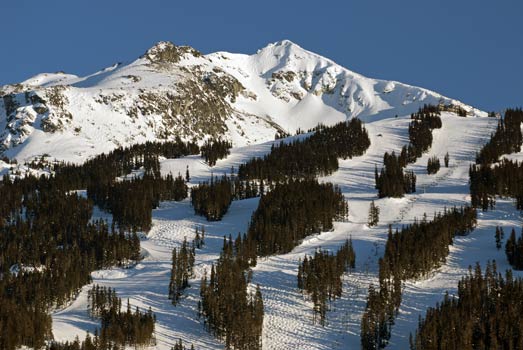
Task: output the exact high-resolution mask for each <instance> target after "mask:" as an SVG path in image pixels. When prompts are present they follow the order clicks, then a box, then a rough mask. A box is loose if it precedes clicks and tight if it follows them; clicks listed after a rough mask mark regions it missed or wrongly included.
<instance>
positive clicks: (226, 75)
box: [0, 40, 480, 162]
mask: <svg viewBox="0 0 523 350" xmlns="http://www.w3.org/2000/svg"><path fill="white" fill-rule="evenodd" d="M0 96H2V98H1V99H0V147H1V150H2V151H3V152H5V154H6V155H7V156H9V157H15V158H17V159H18V160H28V159H31V158H34V157H36V156H40V155H43V154H48V155H50V156H52V157H56V158H58V159H64V160H68V161H75V162H81V161H83V160H85V159H86V158H88V157H89V156H92V155H94V154H98V153H101V152H104V151H108V150H110V149H113V148H115V147H118V146H120V145H129V144H132V143H138V142H144V141H146V140H167V139H173V138H174V137H176V136H180V137H181V138H183V139H195V140H198V141H201V140H204V139H205V138H208V137H220V136H221V137H226V138H228V139H230V140H232V141H233V143H234V145H235V146H244V145H249V144H256V143H260V142H264V141H269V140H271V139H273V138H274V135H275V133H276V132H277V131H280V130H284V131H286V132H289V133H294V132H295V131H296V130H297V129H299V128H301V129H302V130H303V129H305V130H306V129H308V128H311V127H314V126H316V125H317V124H318V123H320V122H321V123H324V124H331V123H334V122H338V121H341V120H345V119H347V118H353V117H368V116H375V115H376V114H381V115H383V116H394V115H406V114H408V113H411V112H413V111H415V110H416V109H417V108H418V107H419V106H420V105H423V104H425V103H431V104H445V105H449V106H460V107H463V108H465V109H466V110H467V111H469V113H471V114H474V113H480V112H477V111H474V109H473V108H472V107H469V106H466V105H464V104H462V103H460V102H458V101H455V100H452V99H449V98H446V97H443V96H441V95H439V94H437V93H435V92H432V91H429V90H426V89H422V88H418V87H413V86H409V85H405V84H402V83H398V82H393V81H384V80H376V79H369V78H366V77H364V76H361V75H359V74H357V73H354V72H351V71H350V70H348V69H346V68H343V67H341V66H339V65H337V64H336V63H335V62H333V61H331V60H329V59H326V58H324V57H321V56H320V55H317V54H315V53H312V52H309V51H307V50H305V49H303V48H301V47H299V46H298V45H296V44H294V43H292V42H290V41H287V40H284V41H281V42H277V43H274V44H269V45H268V46H266V47H265V48H263V49H261V50H259V51H258V52H257V53H255V54H253V55H244V54H232V53H227V52H217V53H212V54H208V55H202V54H201V53H200V52H199V51H197V50H196V49H193V48H191V47H188V46H176V45H174V44H172V43H170V42H160V43H158V44H156V45H154V46H153V47H152V48H150V49H149V50H147V52H145V54H143V55H142V56H141V57H139V58H138V59H137V60H135V61H133V62H131V63H128V64H121V63H119V64H115V65H113V66H111V67H108V68H106V69H103V70H101V71H99V72H96V73H94V74H91V75H88V76H85V77H79V76H76V75H72V74H66V73H63V72H57V73H43V74H38V75H36V76H34V77H32V78H30V79H28V80H26V81H24V82H22V83H19V84H14V85H6V86H2V87H0Z"/></svg>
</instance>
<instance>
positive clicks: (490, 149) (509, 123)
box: [476, 108, 523, 164]
mask: <svg viewBox="0 0 523 350" xmlns="http://www.w3.org/2000/svg"><path fill="white" fill-rule="evenodd" d="M522 122H523V110H522V109H521V108H515V109H507V110H506V111H505V115H504V117H503V119H501V120H500V121H499V122H498V126H497V128H496V131H495V132H494V133H493V134H491V135H490V140H489V141H488V142H487V143H486V144H485V145H484V146H483V148H481V150H480V151H479V152H478V153H477V154H476V164H491V163H496V162H497V161H498V159H499V157H500V156H501V155H503V154H510V153H514V152H519V150H520V149H521V145H522V143H523V135H522V134H521V123H522Z"/></svg>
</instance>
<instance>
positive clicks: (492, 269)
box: [410, 262, 523, 350]
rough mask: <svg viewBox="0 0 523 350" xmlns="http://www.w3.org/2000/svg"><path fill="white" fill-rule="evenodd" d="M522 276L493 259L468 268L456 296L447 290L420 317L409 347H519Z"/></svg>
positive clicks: (444, 349) (522, 314) (522, 326)
mask: <svg viewBox="0 0 523 350" xmlns="http://www.w3.org/2000/svg"><path fill="white" fill-rule="evenodd" d="M522 299H523V280H522V279H521V278H514V277H513V275H512V271H511V270H507V271H506V273H505V276H504V277H503V276H502V274H501V273H499V272H497V268H496V264H495V262H492V263H489V264H487V267H486V269H485V273H484V274H483V273H482V271H481V268H480V266H479V264H478V265H476V267H475V268H474V270H472V268H469V273H468V275H467V276H465V277H463V278H462V279H461V281H460V282H459V284H458V292H457V296H456V297H452V296H450V295H449V294H448V293H447V294H446V295H445V296H444V298H443V300H442V301H441V302H440V303H438V304H437V305H436V306H435V307H431V308H429V309H428V310H427V313H426V315H425V317H424V318H420V321H419V325H418V328H417V330H416V332H415V335H414V336H412V335H411V338H410V339H411V341H410V343H411V346H410V347H411V349H412V350H455V349H522V348H523V303H521V302H520V301H521V300H522Z"/></svg>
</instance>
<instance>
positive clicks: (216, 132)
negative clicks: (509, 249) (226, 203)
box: [0, 41, 523, 350]
mask: <svg viewBox="0 0 523 350" xmlns="http://www.w3.org/2000/svg"><path fill="white" fill-rule="evenodd" d="M0 96H2V97H3V98H1V99H0V143H1V145H2V152H4V153H5V155H7V156H9V157H16V158H18V160H19V161H20V160H28V159H31V158H33V157H35V156H39V155H42V154H49V155H51V156H52V157H56V158H58V159H65V160H69V161H77V162H80V161H82V160H84V159H86V158H88V157H90V156H92V155H94V154H97V153H100V152H104V151H107V150H110V149H112V148H114V147H117V146H119V145H127V144H131V143H139V142H143V141H145V140H153V139H155V140H163V139H171V138H174V137H176V136H180V137H182V138H184V139H196V140H204V139H205V138H208V137H218V136H222V137H226V138H229V139H231V140H232V141H233V143H234V146H235V147H233V148H232V149H231V154H230V155H229V156H228V157H227V158H226V159H221V160H219V161H218V162H217V164H216V166H214V167H209V166H208V165H207V164H206V163H204V162H203V160H202V158H201V157H200V156H198V155H193V156H188V157H182V158H177V159H162V160H161V172H162V174H163V175H168V174H177V173H182V174H184V173H185V171H186V170H190V175H191V176H190V181H189V186H195V185H197V184H198V183H199V182H201V181H206V180H209V179H210V178H211V177H212V176H213V175H216V174H222V173H226V172H228V171H230V169H231V168H233V167H234V168H236V169H237V168H238V166H239V165H240V164H242V163H245V162H246V161H248V160H249V159H250V158H251V157H254V156H262V155H264V154H267V153H268V152H270V150H271V146H272V145H273V144H274V143H275V142H279V141H272V140H274V135H275V133H276V132H277V131H282V130H283V131H286V132H289V133H293V132H294V131H296V130H297V129H298V128H301V129H304V130H306V129H308V128H310V127H314V126H316V125H317V124H318V123H320V122H321V123H324V124H332V123H335V122H338V121H341V120H346V119H349V118H354V117H359V118H361V119H362V120H364V122H365V127H366V129H367V131H368V133H369V137H370V139H371V145H370V147H369V148H368V150H367V151H366V152H365V154H364V155H362V156H358V157H353V158H348V159H340V160H339V165H340V166H339V170H338V171H336V172H334V173H333V174H331V175H329V176H325V177H320V178H319V181H321V182H324V181H325V182H332V183H333V184H336V185H337V186H339V188H340V190H341V191H342V193H343V195H344V197H345V198H346V199H347V201H348V203H349V207H350V214H349V220H348V221H344V222H336V223H335V225H334V228H333V230H331V231H329V232H322V233H320V234H314V235H311V236H309V237H307V238H306V239H304V240H303V241H302V242H301V244H300V245H299V246H297V247H296V248H295V249H293V250H292V251H291V252H289V253H287V254H280V255H273V256H270V257H267V258H263V259H259V260H258V263H257V266H256V267H255V268H253V269H252V284H251V287H254V286H255V285H259V286H260V288H261V292H262V295H263V302H264V312H265V315H264V324H263V333H262V338H263V349H264V350H280V349H281V350H284V349H300V350H320V349H321V350H332V349H359V348H360V324H361V318H362V314H363V312H364V309H365V305H366V299H367V295H368V288H369V286H370V285H374V286H376V285H378V269H379V259H380V257H382V256H383V253H384V250H385V248H384V246H385V242H386V241H387V237H388V230H389V225H392V227H393V228H399V227H401V226H402V225H405V224H408V223H412V222H413V221H414V220H417V219H419V218H421V217H423V216H424V215H425V214H427V215H428V218H431V217H432V216H433V215H434V213H437V212H442V211H444V210H445V208H449V207H452V206H457V207H459V206H462V205H466V204H469V203H470V195H469V183H468V181H469V166H470V164H471V163H472V162H474V161H475V154H476V152H477V151H478V150H479V149H481V147H482V145H483V144H485V143H486V142H487V141H488V139H489V137H490V135H491V133H492V132H493V131H494V130H495V128H496V126H497V123H498V119H497V118H475V117H473V116H478V117H483V116H485V117H486V115H487V114H486V113H484V112H481V111H478V110H476V109H474V108H472V107H471V106H467V105H465V104H463V103H461V102H459V101H456V100H453V99H450V98H447V97H444V96H441V95H440V94H437V93H435V92H432V91H429V90H426V89H422V88H418V87H413V86H409V85H405V84H402V83H399V82H391V81H383V80H376V79H370V78H366V77H363V76H361V75H359V74H357V73H354V72H351V71H349V70H348V69H345V68H343V67H341V66H339V65H337V64H336V63H334V62H332V61H331V60H328V59H326V58H323V57H321V56H319V55H317V54H314V53H312V52H309V51H306V50H304V49H302V48H301V47H299V46H298V45H296V44H293V43H291V42H289V41H282V42H278V43H274V44H270V45H268V46H267V47H265V48H263V49H261V50H259V51H258V52H257V53H255V54H253V55H244V54H231V53H226V52H217V53H213V54H209V55H202V54H201V53H199V52H198V51H196V50H195V49H193V48H191V47H186V46H182V47H180V46H175V45H173V44H171V43H167V42H161V43H158V44H157V45H155V46H153V47H152V48H151V49H149V50H148V51H147V52H146V53H145V54H144V55H142V56H141V57H140V58H138V59H137V60H135V61H133V62H131V63H128V64H116V65H113V66H111V67H109V68H106V69H104V70H102V71H100V72H97V73H94V74H92V75H88V76H86V77H78V76H76V75H71V74H65V73H53V74H49V73H48V74H39V75H37V76H35V77H33V78H31V79H28V80H26V81H24V82H22V83H20V84H15V85H7V86H3V87H0ZM423 104H440V105H443V106H446V108H442V114H441V119H442V128H441V129H435V130H434V131H433V141H432V145H431V147H430V149H429V150H428V151H427V152H425V153H424V154H423V155H422V157H420V158H418V159H417V160H416V162H414V163H412V164H409V165H408V166H407V167H406V169H407V170H409V171H413V172H414V173H415V175H416V176H417V192H415V193H411V194H406V195H405V196H404V197H403V198H381V199H379V198H377V191H376V188H375V180H374V171H375V166H381V165H382V164H383V155H384V153H385V152H390V151H396V152H399V151H400V150H401V148H402V147H403V146H404V145H406V144H407V143H408V142H409V138H408V126H409V123H410V121H411V119H410V115H409V114H410V113H412V112H414V111H415V110H417V109H418V108H419V107H420V106H421V105H423ZM456 112H459V114H463V113H464V112H466V113H467V114H468V115H469V116H471V117H468V118H462V117H460V116H458V113H456ZM396 116H397V117H396ZM447 154H448V155H449V156H450V164H449V166H448V167H444V168H443V167H442V169H440V170H439V171H438V173H437V174H434V175H429V174H427V162H428V159H429V157H434V156H435V157H438V159H443V157H444V156H446V155H447ZM510 157H512V158H514V159H523V152H517V153H515V154H512V155H510ZM1 164H3V163H2V161H0V165H1ZM2 166H3V165H1V166H0V168H1V167H2ZM5 168H7V165H5ZM25 170H26V171H29V170H27V169H25ZM37 170H38V169H33V171H37ZM79 190H80V191H79V193H83V194H85V190H82V189H79ZM259 201H260V199H259V198H250V199H245V200H238V201H234V202H233V203H232V205H231V207H230V208H229V210H228V212H227V214H226V215H225V216H224V217H223V219H222V221H219V222H208V221H206V220H205V219H204V218H202V217H201V216H198V215H195V214H194V209H193V207H192V206H191V201H190V200H189V199H186V200H183V201H180V202H162V203H161V205H160V207H159V208H157V209H155V210H153V212H152V224H153V225H152V229H151V230H150V231H149V232H144V233H143V237H142V240H141V248H142V253H143V255H144V259H143V260H142V261H141V262H140V263H138V264H137V265H136V266H134V267H133V268H116V267H113V268H108V269H105V270H99V271H95V272H94V273H93V274H92V277H93V283H95V284H99V285H102V286H107V287H111V288H115V289H116V290H117V292H118V295H119V296H120V297H121V298H123V300H126V299H128V300H129V301H130V303H131V305H132V306H133V307H134V306H137V307H140V308H141V309H142V310H147V309H149V308H151V309H152V311H153V312H154V313H155V315H156V316H157V321H156V331H155V337H156V341H157V342H156V345H155V346H152V347H150V348H149V349H150V350H169V349H171V348H172V346H173V345H174V343H175V342H177V341H178V339H182V340H183V342H184V343H185V344H194V345H195V348H196V349H204V350H222V349H224V348H225V344H224V343H223V342H222V341H220V340H218V339H216V338H215V337H214V336H213V335H212V334H210V333H208V332H207V331H206V329H205V326H204V325H203V320H201V319H200V318H198V312H197V310H198V301H200V283H201V278H202V276H204V274H205V273H206V271H209V270H210V269H211V266H212V264H213V263H215V262H216V260H217V259H218V257H219V254H220V251H221V249H222V246H223V237H224V236H228V235H230V234H232V235H235V234H237V233H238V232H240V233H242V232H246V231H247V229H248V224H249V221H250V220H251V217H252V215H253V213H254V211H255V210H256V208H257V207H258V205H259ZM371 202H375V204H376V205H377V206H378V207H379V208H380V220H379V224H378V225H377V226H373V227H369V226H368V225H367V220H368V211H369V206H370V204H371ZM496 203H497V204H496V208H494V209H493V210H490V211H487V212H478V223H477V228H476V229H475V230H474V231H473V232H472V233H470V234H469V235H468V236H459V237H456V239H455V241H454V243H453V245H452V246H451V247H450V248H449V249H450V253H449V256H448V258H447V259H446V261H445V263H444V264H443V265H442V266H441V267H440V268H438V269H435V270H434V271H433V272H432V273H431V274H430V275H429V276H426V277H424V278H420V279H418V280H409V281H406V282H405V284H404V289H403V293H402V304H401V307H400V310H399V314H398V317H397V318H396V320H395V324H394V326H393V329H392V336H391V341H390V344H389V346H388V347H387V349H390V350H403V349H408V348H409V335H410V334H411V333H413V332H415V330H416V327H417V325H418V320H419V317H420V316H423V315H425V311H426V309H427V307H430V306H435V305H436V303H438V302H440V301H441V300H442V298H443V295H444V294H445V292H447V291H449V293H450V294H455V293H456V290H457V285H458V281H459V280H460V278H461V277H462V276H463V275H465V274H467V272H468V268H469V266H470V265H474V264H475V263H476V262H479V263H481V265H482V266H483V267H484V266H485V265H486V262H487V261H489V260H490V261H492V260H496V262H497V264H498V265H497V266H498V271H505V270H506V269H508V268H510V265H509V264H508V261H507V259H506V256H505V252H504V251H503V250H500V249H497V248H496V246H495V242H494V232H495V229H496V227H497V226H501V227H503V228H504V230H505V232H509V231H510V230H511V229H512V228H513V227H521V214H520V212H519V211H518V210H517V209H516V208H515V206H514V205H513V203H512V200H511V199H507V198H499V199H498V200H497V202H496ZM100 218H101V219H107V220H109V221H110V220H111V215H110V214H109V213H107V212H105V211H103V210H101V209H100V208H98V207H95V210H94V213H93V219H100ZM195 227H204V228H205V232H206V236H205V237H206V244H205V246H204V247H203V248H202V249H199V250H198V252H197V254H196V261H195V273H194V277H193V278H192V279H191V281H190V286H189V287H188V288H187V289H186V291H184V296H183V298H182V299H181V300H180V302H179V304H178V305H177V306H173V305H172V304H171V301H170V300H169V299H168V295H167V293H168V285H169V279H170V273H171V268H172V265H171V258H172V248H173V247H179V246H180V245H181V244H182V242H183V241H184V240H185V239H187V240H191V239H193V238H194V235H195V233H194V231H195ZM349 237H351V238H352V242H353V244H354V247H355V250H356V266H355V268H354V270H353V271H351V272H350V273H346V274H345V275H344V276H343V293H342V296H341V297H340V298H339V299H337V300H335V301H333V302H332V303H331V304H329V311H328V312H327V323H326V325H325V326H320V325H318V324H317V323H315V322H314V321H313V317H312V315H313V311H312V310H313V303H312V301H311V299H310V298H309V297H307V296H306V295H304V294H303V293H302V292H300V291H299V289H298V288H297V282H296V277H297V273H298V266H299V264H300V261H303V258H304V257H305V256H306V255H308V256H310V255H312V254H314V252H315V251H317V250H318V249H320V248H321V249H328V250H331V251H335V250H337V249H338V248H339V247H340V246H341V245H342V244H344V242H345V240H346V239H347V238H349ZM514 274H515V276H519V277H522V276H523V272H521V271H514ZM91 287H92V285H88V286H84V288H83V289H82V291H81V292H80V293H79V295H78V297H77V298H76V299H75V300H74V301H73V302H72V303H71V305H68V306H67V307H66V308H64V309H61V310H56V311H55V312H53V314H52V318H53V329H52V331H53V336H54V338H55V339H56V340H58V341H72V340H74V339H75V337H77V336H78V337H79V338H81V339H82V338H83V337H85V335H86V332H90V333H91V334H93V332H94V331H95V329H96V328H97V327H98V326H99V324H98V322H97V321H96V320H93V318H92V317H90V315H89V313H88V312H87V305H88V303H89V302H88V298H87V295H88V292H87V291H88V290H89V289H90V288H91Z"/></svg>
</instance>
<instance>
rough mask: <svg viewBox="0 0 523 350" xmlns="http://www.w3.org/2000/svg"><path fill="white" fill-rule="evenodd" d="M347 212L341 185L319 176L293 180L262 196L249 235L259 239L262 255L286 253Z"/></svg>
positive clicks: (329, 227) (328, 227) (257, 241)
mask: <svg viewBox="0 0 523 350" xmlns="http://www.w3.org/2000/svg"><path fill="white" fill-rule="evenodd" d="M348 213H349V207H348V204H347V202H346V201H345V199H344V197H343V194H342V193H341V190H340V188H339V187H337V186H335V185H332V184H331V183H323V184H320V183H318V181H317V180H290V181H288V182H286V183H281V184H276V185H275V186H274V189H273V190H272V191H270V192H268V193H267V194H265V195H264V196H262V197H261V199H260V202H259V204H258V208H256V211H255V212H254V214H253V215H252V218H251V222H250V224H249V228H248V230H247V237H248V238H249V239H252V240H253V241H255V242H256V244H257V254H258V255H260V256H267V255H271V254H284V253H288V252H290V251H291V250H292V249H293V248H294V247H296V246H297V245H298V244H299V243H300V241H301V240H302V239H303V238H305V237H306V236H308V235H311V234H313V233H320V232H321V231H328V230H330V229H332V228H333V221H334V220H345V219H346V218H347V217H348Z"/></svg>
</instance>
